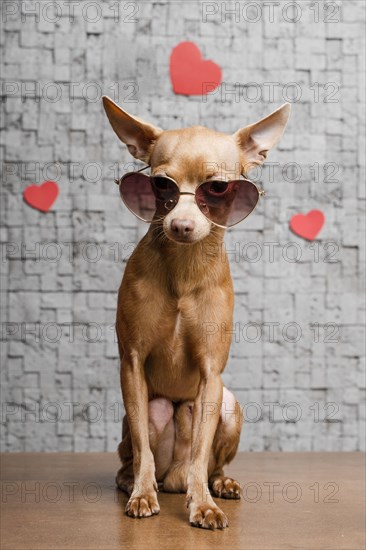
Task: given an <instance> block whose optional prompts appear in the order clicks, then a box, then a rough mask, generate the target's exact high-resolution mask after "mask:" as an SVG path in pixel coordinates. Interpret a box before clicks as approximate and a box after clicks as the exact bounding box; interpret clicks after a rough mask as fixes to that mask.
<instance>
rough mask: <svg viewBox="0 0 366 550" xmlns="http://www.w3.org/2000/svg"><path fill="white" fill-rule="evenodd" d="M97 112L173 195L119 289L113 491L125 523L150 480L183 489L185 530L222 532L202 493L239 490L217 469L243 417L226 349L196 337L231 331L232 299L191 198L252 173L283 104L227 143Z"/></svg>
mask: <svg viewBox="0 0 366 550" xmlns="http://www.w3.org/2000/svg"><path fill="white" fill-rule="evenodd" d="M103 102H104V107H105V110H106V113H107V116H108V118H109V121H110V123H111V125H112V127H113V129H114V131H115V132H116V134H117V135H118V137H119V138H120V140H121V141H123V143H125V144H126V145H127V147H128V149H129V151H130V153H131V154H132V155H133V156H134V157H135V158H137V159H140V160H142V161H144V162H146V163H147V164H148V165H150V167H151V174H152V176H154V177H155V180H154V181H157V182H158V183H159V186H160V187H159V189H160V188H163V187H164V185H165V183H166V182H167V178H172V179H173V180H174V181H175V182H176V183H177V185H178V187H179V190H178V193H179V192H180V193H182V194H181V195H179V196H178V199H179V200H175V202H174V203H173V204H174V206H173V207H171V206H169V204H168V203H169V201H167V202H166V203H164V204H165V208H166V211H165V213H164V212H163V213H162V212H161V210H160V211H159V215H155V217H154V219H153V221H152V223H151V225H150V227H149V230H148V232H147V234H146V235H145V237H144V238H143V239H142V240H141V242H140V243H139V244H138V246H137V248H136V249H135V251H134V253H133V254H132V256H131V258H130V260H129V262H128V264H127V266H126V270H125V274H124V277H123V280H122V284H121V287H120V290H119V297H118V309H117V335H118V343H119V351H120V357H121V386H122V394H123V400H124V405H125V408H126V413H127V414H126V417H125V418H124V421H123V433H122V442H121V444H120V446H119V454H120V458H121V461H122V467H121V469H120V470H119V472H118V474H117V484H118V486H119V487H120V489H122V490H124V491H126V492H127V493H128V494H129V495H130V498H129V501H128V503H127V507H126V512H127V514H128V515H129V516H132V517H146V516H151V515H153V514H157V513H158V512H159V504H158V500H157V495H156V493H157V489H158V485H157V482H159V483H160V484H161V486H162V488H163V490H166V491H172V492H181V491H187V506H188V507H189V520H190V522H191V524H192V525H195V526H199V527H204V528H211V529H214V528H224V527H226V526H227V525H228V521H227V518H226V516H225V514H224V513H223V512H222V511H221V510H220V508H219V507H218V506H217V505H216V504H215V502H214V501H213V498H212V496H211V494H212V495H213V496H216V497H223V498H240V486H239V484H238V483H237V482H236V481H234V480H233V479H230V478H227V477H225V475H224V472H223V466H224V464H227V463H228V462H230V461H231V460H232V459H233V457H234V456H235V454H236V451H237V447H238V444H239V436H240V431H241V424H242V414H241V409H240V406H239V404H238V403H237V401H236V399H235V397H234V396H233V394H232V393H231V392H229V391H228V390H227V389H226V388H223V384H222V380H221V373H222V372H223V370H224V368H225V365H226V361H227V358H228V354H229V347H230V339H229V338H226V337H225V338H222V337H221V333H220V331H219V330H217V331H210V334H205V330H204V328H205V327H206V326H207V324H208V323H210V324H212V323H216V324H217V326H224V327H227V330H229V329H230V328H231V327H232V315H233V302H234V294H233V285H232V281H231V276H230V270H229V263H228V260H227V258H226V255H225V258H224V260H223V255H222V243H223V238H224V233H225V228H224V227H221V226H220V224H215V223H212V221H210V219H209V218H208V217H207V216H206V215H205V213H204V212H205V211H204V208H205V207H206V205H205V204H203V203H198V202H197V200H195V197H194V193H195V192H196V189H197V188H198V186H199V185H200V184H201V183H202V182H207V181H217V180H220V182H228V181H229V180H230V181H232V180H239V179H240V176H241V175H245V174H246V172H247V171H248V169H250V168H251V167H253V166H254V165H259V164H262V163H263V161H264V159H265V158H266V154H267V151H268V150H269V149H271V148H272V147H274V146H275V145H276V144H277V142H278V141H279V139H280V138H281V136H282V134H283V132H284V129H285V126H286V123H287V120H288V117H289V113H290V105H288V104H286V105H283V106H282V107H281V108H280V109H278V110H277V111H275V112H274V113H272V114H271V115H270V116H268V117H267V118H265V119H263V120H261V121H260V122H258V123H256V124H252V125H250V126H247V127H245V128H243V129H241V130H239V131H237V132H236V133H235V134H233V135H226V134H223V133H220V132H215V131H212V130H209V129H207V128H204V127H201V126H195V127H191V128H185V129H181V130H170V131H163V130H161V129H160V128H157V127H155V126H152V125H150V124H147V123H145V122H143V121H142V120H140V119H138V118H136V117H134V116H131V115H129V114H127V113H126V112H125V111H123V110H122V109H121V108H120V107H118V106H117V105H116V104H115V103H114V102H113V101H112V100H110V99H109V98H107V97H104V98H103ZM159 178H160V179H159ZM152 179H154V178H152ZM149 181H150V180H149ZM161 182H163V183H161ZM168 183H169V182H168ZM235 185H236V184H235ZM136 193H137V192H136ZM139 200H140V199H139ZM231 203H233V204H234V203H235V199H234V201H232V200H230V201H227V204H229V207H230V208H231ZM161 204H163V203H161ZM164 204H163V210H164ZM210 326H211V325H210ZM210 491H211V492H210Z"/></svg>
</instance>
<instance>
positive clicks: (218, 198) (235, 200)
mask: <svg viewBox="0 0 366 550" xmlns="http://www.w3.org/2000/svg"><path fill="white" fill-rule="evenodd" d="M258 198H259V192H258V189H257V188H256V186H255V185H254V184H253V183H251V182H250V181H248V180H235V181H229V182H225V181H208V182H206V183H203V184H202V185H200V186H199V187H198V189H197V191H196V200H197V204H198V207H199V208H200V210H201V212H202V213H203V214H204V215H205V216H206V218H208V219H209V220H211V221H212V222H214V223H216V224H218V225H222V226H224V227H231V226H232V225H235V224H237V223H239V222H240V221H242V220H244V219H245V218H246V217H247V216H248V215H249V214H250V213H251V212H252V211H253V210H254V208H255V207H256V205H257V202H258Z"/></svg>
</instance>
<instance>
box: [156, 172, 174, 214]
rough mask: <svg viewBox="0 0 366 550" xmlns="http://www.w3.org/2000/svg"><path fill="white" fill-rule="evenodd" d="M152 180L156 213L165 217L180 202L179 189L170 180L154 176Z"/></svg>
mask: <svg viewBox="0 0 366 550" xmlns="http://www.w3.org/2000/svg"><path fill="white" fill-rule="evenodd" d="M150 179H151V187H152V190H153V193H154V196H155V197H156V212H157V213H158V214H160V215H162V216H163V215H165V214H167V213H168V212H170V210H173V208H174V206H176V204H177V202H178V200H179V188H178V186H177V184H176V183H175V182H174V181H173V180H171V179H169V178H164V177H162V176H154V177H151V178H150Z"/></svg>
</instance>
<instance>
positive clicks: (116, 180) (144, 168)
mask: <svg viewBox="0 0 366 550" xmlns="http://www.w3.org/2000/svg"><path fill="white" fill-rule="evenodd" d="M147 168H150V165H148V166H144V167H143V168H140V170H136V172H142V171H143V170H146V169H147ZM120 181H121V178H119V179H115V180H114V183H115V184H116V185H119V184H120Z"/></svg>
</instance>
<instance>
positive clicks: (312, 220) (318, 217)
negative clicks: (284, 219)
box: [290, 210, 325, 241]
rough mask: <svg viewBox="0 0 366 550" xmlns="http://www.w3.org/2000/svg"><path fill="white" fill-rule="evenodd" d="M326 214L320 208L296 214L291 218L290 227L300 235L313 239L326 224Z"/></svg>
mask: <svg viewBox="0 0 366 550" xmlns="http://www.w3.org/2000/svg"><path fill="white" fill-rule="evenodd" d="M324 221H325V218H324V214H323V212H321V211H320V210H311V211H310V212H308V213H307V214H296V215H295V216H292V218H291V220H290V229H291V231H293V232H294V233H295V234H296V235H299V237H302V238H303V239H306V240H308V241H313V240H314V239H315V237H316V236H317V235H318V233H319V231H320V230H321V228H322V227H323V225H324Z"/></svg>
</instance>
